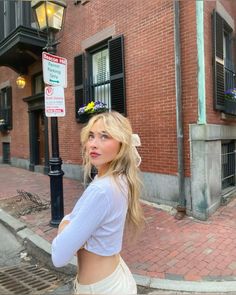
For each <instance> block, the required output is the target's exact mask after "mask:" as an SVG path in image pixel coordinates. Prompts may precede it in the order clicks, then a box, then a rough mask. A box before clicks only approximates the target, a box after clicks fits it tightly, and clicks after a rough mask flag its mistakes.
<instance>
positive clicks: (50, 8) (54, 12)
mask: <svg viewBox="0 0 236 295" xmlns="http://www.w3.org/2000/svg"><path fill="white" fill-rule="evenodd" d="M63 12H64V7H62V6H60V5H57V4H55V3H52V2H47V16H48V27H49V28H53V29H55V30H61V27H62V20H63Z"/></svg>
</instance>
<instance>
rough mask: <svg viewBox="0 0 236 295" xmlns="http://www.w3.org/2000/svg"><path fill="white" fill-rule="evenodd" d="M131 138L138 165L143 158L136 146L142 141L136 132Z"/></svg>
mask: <svg viewBox="0 0 236 295" xmlns="http://www.w3.org/2000/svg"><path fill="white" fill-rule="evenodd" d="M131 139H132V146H133V148H134V152H135V156H136V161H137V163H136V166H137V167H138V166H139V165H140V164H141V161H142V159H141V157H140V155H139V153H138V151H137V148H136V147H137V146H141V141H140V137H139V136H138V134H134V133H133V134H132V138H131Z"/></svg>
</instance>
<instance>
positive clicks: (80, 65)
mask: <svg viewBox="0 0 236 295" xmlns="http://www.w3.org/2000/svg"><path fill="white" fill-rule="evenodd" d="M74 75H75V117H76V119H78V110H79V108H80V107H82V106H83V105H84V101H85V99H84V55H83V54H80V55H78V56H76V57H75V59H74Z"/></svg>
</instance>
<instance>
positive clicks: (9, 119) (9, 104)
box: [6, 87, 12, 130]
mask: <svg viewBox="0 0 236 295" xmlns="http://www.w3.org/2000/svg"><path fill="white" fill-rule="evenodd" d="M6 94H7V118H6V121H7V125H8V130H11V129H12V88H11V87H7V88H6Z"/></svg>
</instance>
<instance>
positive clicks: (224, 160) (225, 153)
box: [221, 140, 235, 189]
mask: <svg viewBox="0 0 236 295" xmlns="http://www.w3.org/2000/svg"><path fill="white" fill-rule="evenodd" d="M221 180H222V189H225V188H228V187H232V186H235V142H234V141H233V140H232V141H228V142H222V144H221Z"/></svg>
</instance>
